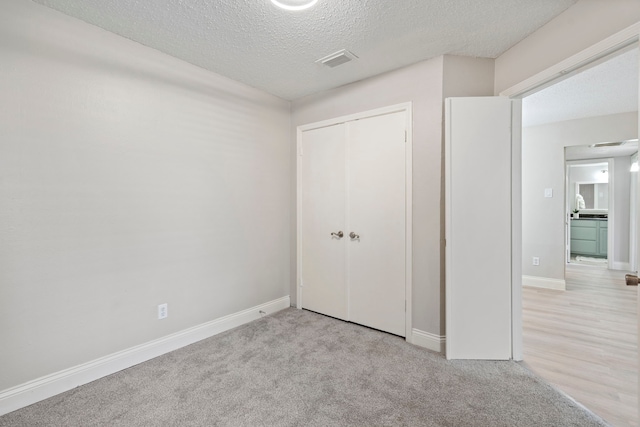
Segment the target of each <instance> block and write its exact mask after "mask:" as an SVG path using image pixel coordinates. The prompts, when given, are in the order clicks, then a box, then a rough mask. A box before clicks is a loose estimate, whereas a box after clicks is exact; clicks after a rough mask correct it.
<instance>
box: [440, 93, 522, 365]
mask: <svg viewBox="0 0 640 427" xmlns="http://www.w3.org/2000/svg"><path fill="white" fill-rule="evenodd" d="M445 109H446V119H445V120H446V144H445V148H446V153H445V158H446V161H445V173H446V178H445V183H446V184H445V187H446V203H445V206H446V218H445V223H446V227H445V228H446V262H445V264H446V296H445V297H446V336H447V351H446V354H447V358H448V359H493V360H506V359H510V358H511V357H512V335H511V333H512V331H511V325H512V316H511V310H512V281H513V280H515V279H514V277H515V276H514V275H513V274H512V273H513V271H512V234H513V230H512V227H513V224H512V216H511V215H512V170H511V166H512V137H511V126H512V120H513V118H514V117H513V114H512V110H513V101H511V100H509V99H508V98H502V97H477V98H449V99H447V100H446V103H445ZM514 185H518V181H516V183H515V184H514ZM517 253H519V251H517ZM518 262H520V260H518Z"/></svg>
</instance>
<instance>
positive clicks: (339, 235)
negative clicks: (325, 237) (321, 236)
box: [331, 231, 344, 239]
mask: <svg viewBox="0 0 640 427" xmlns="http://www.w3.org/2000/svg"><path fill="white" fill-rule="evenodd" d="M331 237H337V238H338V239H342V237H344V233H343V232H342V231H338V232H337V233H331Z"/></svg>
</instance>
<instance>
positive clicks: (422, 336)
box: [411, 329, 447, 353]
mask: <svg viewBox="0 0 640 427" xmlns="http://www.w3.org/2000/svg"><path fill="white" fill-rule="evenodd" d="M412 334H413V340H412V341H411V344H413V345H417V346H419V347H424V348H426V349H428V350H431V351H437V352H438V353H444V352H445V347H446V341H447V340H446V337H445V336H444V335H436V334H432V333H430V332H425V331H421V330H420V329H414V330H413V331H412Z"/></svg>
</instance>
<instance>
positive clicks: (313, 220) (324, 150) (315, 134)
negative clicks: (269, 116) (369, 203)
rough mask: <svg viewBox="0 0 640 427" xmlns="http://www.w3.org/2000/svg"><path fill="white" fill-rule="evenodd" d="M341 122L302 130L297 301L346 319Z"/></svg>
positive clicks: (342, 137) (313, 308)
mask: <svg viewBox="0 0 640 427" xmlns="http://www.w3.org/2000/svg"><path fill="white" fill-rule="evenodd" d="M345 142H346V138H345V125H344V124H341V125H335V126H329V127H324V128H320V129H314V130H310V131H306V132H303V133H302V150H303V153H304V155H303V156H302V158H301V161H302V176H301V180H302V182H301V183H300V185H301V186H302V212H301V218H300V219H301V223H302V230H301V231H302V247H301V250H302V277H303V288H302V298H303V300H302V304H303V307H304V308H307V309H309V310H313V311H317V312H320V313H324V314H327V315H329V316H333V317H337V318H339V319H344V320H347V317H348V316H347V285H346V265H345V263H346V252H345V241H346V239H345V238H344V237H343V238H338V237H334V236H331V233H332V232H338V231H342V232H343V233H344V232H345V211H346V205H345V197H346V184H345V168H344V164H345V163H344V162H345V152H344V147H345Z"/></svg>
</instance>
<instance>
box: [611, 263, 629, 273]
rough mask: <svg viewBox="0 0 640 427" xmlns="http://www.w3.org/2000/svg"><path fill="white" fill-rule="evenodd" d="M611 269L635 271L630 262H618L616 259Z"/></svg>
mask: <svg viewBox="0 0 640 427" xmlns="http://www.w3.org/2000/svg"><path fill="white" fill-rule="evenodd" d="M611 270H622V271H633V270H631V263H630V262H618V261H614V262H613V263H612V267H611Z"/></svg>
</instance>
